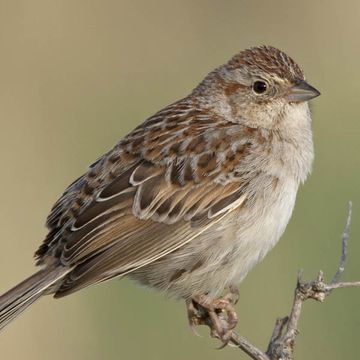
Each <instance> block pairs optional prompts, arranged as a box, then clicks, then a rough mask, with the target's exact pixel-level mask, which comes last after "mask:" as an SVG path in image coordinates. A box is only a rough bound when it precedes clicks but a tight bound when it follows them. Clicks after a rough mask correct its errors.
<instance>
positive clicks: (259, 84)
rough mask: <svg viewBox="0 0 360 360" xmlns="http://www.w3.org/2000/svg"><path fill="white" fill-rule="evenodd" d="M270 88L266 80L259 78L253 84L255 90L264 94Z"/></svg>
mask: <svg viewBox="0 0 360 360" xmlns="http://www.w3.org/2000/svg"><path fill="white" fill-rule="evenodd" d="M267 89H268V84H267V83H266V82H265V81H261V80H257V81H255V82H254V84H253V90H254V92H255V93H256V94H264V93H265V92H266V90H267Z"/></svg>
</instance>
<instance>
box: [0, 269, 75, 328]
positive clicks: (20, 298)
mask: <svg viewBox="0 0 360 360" xmlns="http://www.w3.org/2000/svg"><path fill="white" fill-rule="evenodd" d="M69 270H70V269H69V268H65V267H63V266H56V267H53V268H45V269H43V270H40V271H38V272H37V273H35V274H33V275H31V276H30V277H28V278H27V279H25V280H24V281H23V282H21V283H20V284H18V285H16V286H15V287H13V288H12V289H10V290H9V291H7V292H6V293H5V294H3V295H1V296H0V330H1V329H2V328H4V327H5V326H6V325H7V324H8V323H9V322H10V321H12V320H13V319H14V318H16V317H17V316H18V315H20V314H21V313H22V312H23V311H24V310H25V309H26V308H27V307H28V306H30V305H31V304H32V303H33V302H35V301H36V300H37V299H39V298H40V297H41V295H43V294H44V293H46V291H47V290H48V289H49V288H51V287H52V286H53V285H54V284H55V283H56V282H58V281H59V280H60V279H61V278H63V277H64V276H65V275H66V274H67V273H68V272H69Z"/></svg>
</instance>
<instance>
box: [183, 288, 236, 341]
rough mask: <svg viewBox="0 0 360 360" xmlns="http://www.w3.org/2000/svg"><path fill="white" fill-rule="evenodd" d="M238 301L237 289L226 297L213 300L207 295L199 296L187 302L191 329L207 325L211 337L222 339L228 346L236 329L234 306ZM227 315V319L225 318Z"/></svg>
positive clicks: (232, 289) (233, 289)
mask: <svg viewBox="0 0 360 360" xmlns="http://www.w3.org/2000/svg"><path fill="white" fill-rule="evenodd" d="M237 299H238V291H237V289H236V288H230V293H229V294H228V295H226V296H224V297H220V298H217V299H211V298H209V297H208V296H207V295H198V296H195V297H193V298H192V299H190V300H187V301H186V304H187V309H188V318H189V323H190V327H191V328H192V329H193V330H194V327H195V326H197V325H207V326H209V328H210V331H211V336H212V337H216V338H218V339H220V340H221V341H222V342H223V344H224V345H227V344H228V342H229V340H230V337H231V333H232V331H233V329H234V328H235V326H236V324H237V321H238V317H237V314H236V311H235V309H234V306H233V304H234V303H235V302H236V301H237ZM224 313H225V314H226V317H225V316H224Z"/></svg>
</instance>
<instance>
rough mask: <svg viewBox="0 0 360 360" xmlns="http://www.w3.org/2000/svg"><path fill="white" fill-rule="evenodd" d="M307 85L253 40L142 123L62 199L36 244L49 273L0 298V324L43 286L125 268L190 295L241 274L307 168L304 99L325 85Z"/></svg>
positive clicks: (213, 290)
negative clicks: (187, 91) (317, 87)
mask: <svg viewBox="0 0 360 360" xmlns="http://www.w3.org/2000/svg"><path fill="white" fill-rule="evenodd" d="M256 82H257V84H256V87H255V85H254V84H255V83H256ZM259 82H260V84H259ZM299 84H300V85H299ZM304 84H306V83H305V82H304V75H303V72H302V70H301V69H300V67H299V66H298V65H297V64H296V63H295V62H294V61H293V60H292V59H291V58H290V57H288V56H287V55H286V54H284V53H283V52H281V51H279V50H277V49H275V48H272V47H258V48H252V49H250V50H246V51H243V52H241V53H240V54H238V55H236V56H235V57H234V58H233V59H232V60H230V62H229V63H228V64H225V65H223V66H221V67H219V68H218V69H216V70H215V71H213V72H212V73H210V74H209V75H208V76H207V77H206V78H205V79H204V81H203V82H202V83H201V84H200V85H199V86H198V87H197V88H196V89H195V90H194V91H193V92H192V93H191V94H190V95H189V96H187V97H186V98H184V99H182V100H180V101H178V102H176V103H174V104H172V105H169V106H167V107H166V108H164V109H163V110H161V111H159V112H158V113H156V114H155V115H154V116H152V117H150V118H149V119H148V120H146V121H145V122H144V123H143V124H141V125H139V126H138V127H137V128H135V129H134V130H133V131H132V132H131V133H130V134H128V135H127V136H126V137H124V138H123V139H122V140H121V141H120V142H119V143H118V144H117V145H116V146H115V147H114V148H113V149H112V150H110V151H109V152H108V153H106V154H105V155H104V156H102V157H101V158H100V159H99V160H97V161H96V162H95V163H94V164H93V165H91V166H90V168H89V170H88V171H87V172H86V173H85V174H84V175H83V176H81V177H80V178H79V179H78V180H76V181H75V182H74V183H72V184H71V185H70V186H69V187H68V189H67V190H66V191H65V192H64V194H63V195H62V196H61V198H60V199H59V200H58V201H57V202H56V203H55V205H54V207H53V209H52V211H51V213H50V215H49V216H48V219H47V227H48V229H49V233H48V235H47V237H46V239H45V240H44V242H43V244H42V245H41V246H40V248H39V249H38V250H37V252H36V258H37V264H38V265H41V266H42V267H43V270H41V271H40V272H39V273H38V275H37V276H33V277H32V278H29V280H26V281H25V283H24V285H23V286H21V287H20V288H17V289H16V288H15V289H13V290H10V292H8V293H7V294H5V295H4V296H2V297H0V328H1V327H3V326H4V325H5V324H6V323H7V322H9V321H10V320H11V319H12V318H13V317H15V316H16V315H17V314H18V313H20V312H21V311H22V310H23V309H24V308H26V307H27V306H28V305H30V304H31V303H32V302H33V301H35V300H36V299H37V298H38V297H40V296H41V295H42V294H51V293H53V294H55V297H61V296H64V295H67V294H69V293H72V292H74V291H76V290H78V289H81V288H84V287H86V286H88V285H91V284H95V283H98V282H102V281H105V280H108V279H111V278H114V277H119V276H124V275H127V274H129V275H130V276H131V277H133V278H135V279H136V280H138V281H140V282H142V283H144V284H147V285H150V286H154V287H157V288H160V289H163V290H167V291H168V292H169V293H170V294H173V295H175V296H180V297H184V298H186V299H190V298H192V299H194V300H195V299H196V296H198V295H204V294H208V296H209V297H210V298H211V297H215V296H216V295H217V294H219V293H220V292H221V291H222V290H223V289H224V288H225V287H226V286H229V285H233V283H234V282H236V281H237V282H238V281H241V279H242V278H243V277H244V276H245V275H246V273H247V272H248V271H249V270H250V268H251V267H252V266H253V265H254V264H255V263H256V262H257V261H259V260H260V259H261V258H262V257H263V256H264V255H265V254H266V252H267V251H268V250H269V249H270V248H271V247H272V246H273V244H274V243H275V242H276V241H277V240H278V238H279V236H280V235H281V233H282V231H283V229H284V228H285V225H286V223H287V220H288V218H289V217H290V213H291V210H292V206H293V201H294V199H295V197H294V196H295V194H296V190H297V187H298V184H299V182H300V181H303V180H304V179H305V177H306V175H307V173H308V172H309V169H310V165H311V160H312V142H311V131H310V130H309V112H308V108H307V104H306V100H308V99H310V98H312V97H314V96H316V95H318V93H317V92H316V90H315V89H313V88H311V87H310V86H309V85H307V84H306V85H304ZM306 86H307V87H306ZM264 88H265V90H264V92H263V93H258V91H263V89H264ZM299 89H300V90H301V91H302V92H301V91H300V90H299ZM295 90H296V91H295ZM299 94H300V95H299ZM290 96H291V97H292V98H291V100H289V97H290ZM294 99H295V100H294ZM292 117H293V119H292V120H291V118H292ZM296 117H298V119H297V118H296ZM289 119H290V120H289ZM290 121H292V123H290ZM294 122H295V124H294ZM292 128H294V129H293V130H292ZM288 193H289V194H290V195H286V194H288ZM284 194H285V195H284ZM287 203H289V205H287ZM284 204H285V205H284ZM271 208H273V209H274V219H271V217H270V213H269V210H268V209H271ZM282 209H283V210H282ZM282 213H283V214H284V215H283V218H284V220H279V225H277V223H276V221H277V219H276V218H275V217H276V216H277V215H280V214H282ZM269 219H270V220H269ZM267 223H269V225H266V226H267V227H268V231H269V234H270V235H269V239H268V240H266V239H265V238H264V236H263V235H261V234H262V231H263V230H262V228H261V227H262V224H267ZM264 226H265V225H264ZM256 229H258V230H256ZM266 230H267V229H266V228H265V229H264V231H266ZM252 238H253V243H254V245H253V246H254V248H253V249H252V247H251V241H250V240H251V239H252ZM263 238H264V239H263ZM262 239H263V240H262ZM248 240H249V241H248ZM261 241H263V245H261V246H260V244H261ZM236 255H237V257H236ZM236 259H237V260H236ZM39 279H40V280H39ZM27 281H28V283H27ZM27 286H28V288H30V289H32V290H31V291H30V292H29V293H28V295H27V294H26V289H27ZM24 292H25V293H24ZM14 304H16V306H15V305H14Z"/></svg>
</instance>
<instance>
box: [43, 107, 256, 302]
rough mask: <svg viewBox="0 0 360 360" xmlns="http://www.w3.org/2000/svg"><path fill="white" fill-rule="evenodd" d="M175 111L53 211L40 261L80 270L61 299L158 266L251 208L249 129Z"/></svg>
mask: <svg viewBox="0 0 360 360" xmlns="http://www.w3.org/2000/svg"><path fill="white" fill-rule="evenodd" d="M173 106H175V108H174V109H173V111H172V112H173V113H174V112H175V113H176V106H178V116H177V117H176V116H175V117H174V114H172V116H170V117H169V118H166V116H167V115H166V114H167V113H166V112H165V113H163V115H162V114H161V112H160V113H159V114H157V115H155V116H154V117H153V118H150V119H149V120H148V122H145V123H144V124H143V125H142V126H140V127H138V128H136V129H135V130H134V131H133V132H132V133H130V134H129V135H128V136H127V137H125V138H124V139H123V140H122V141H121V142H120V143H119V144H118V145H116V146H115V148H114V149H113V150H112V151H110V152H109V153H107V154H106V155H105V156H104V157H103V158H101V159H99V160H98V161H97V162H96V163H95V164H94V165H93V166H92V167H91V168H90V169H89V171H88V173H87V174H85V175H84V176H82V177H81V178H79V180H78V181H77V182H75V183H73V184H72V185H71V186H70V187H69V189H68V190H67V191H66V192H65V193H64V195H63V196H62V198H60V199H59V201H58V202H57V203H56V204H55V206H54V208H53V210H52V213H51V214H50V215H49V217H48V223H47V224H48V227H49V229H50V232H49V234H48V237H47V238H46V239H45V241H44V243H43V245H42V246H41V247H40V249H39V250H38V252H37V253H36V255H37V256H38V259H39V263H43V262H46V261H47V259H48V258H55V259H58V260H60V261H61V262H62V263H63V264H64V265H66V266H69V267H72V268H73V270H72V272H71V273H70V274H69V275H67V277H66V279H65V281H64V284H63V285H62V287H61V288H60V289H59V290H58V293H57V296H62V295H65V294H67V293H69V292H72V291H75V290H77V289H79V288H82V287H85V286H87V285H89V284H92V283H95V282H100V281H104V280H107V279H109V278H112V277H115V276H121V275H124V274H127V273H129V272H130V271H133V270H135V269H137V268H139V267H142V266H145V265H146V264H149V263H151V262H153V261H156V260H157V259H159V258H161V257H162V256H164V255H165V254H168V253H169V252H171V251H174V250H175V249H177V248H179V247H181V246H183V245H184V244H186V243H187V242H189V241H192V240H193V239H194V238H196V237H197V236H198V235H199V234H201V233H202V232H203V231H206V230H207V229H209V228H210V227H211V226H212V225H213V224H215V223H216V222H217V221H220V219H222V218H223V217H224V216H226V214H227V213H228V212H230V211H233V210H234V209H235V208H238V207H239V206H242V205H243V204H244V202H245V201H246V199H247V194H246V191H245V188H246V187H245V186H244V184H243V183H242V182H241V181H240V180H239V179H240V176H238V173H239V169H241V162H242V161H243V160H244V159H245V158H246V156H247V155H248V154H249V151H250V148H251V142H249V141H248V139H249V136H246V137H244V136H243V135H244V132H245V131H248V130H247V129H245V128H244V127H243V126H241V125H239V124H233V123H228V122H226V121H224V120H223V119H216V121H215V118H216V115H214V114H210V115H211V116H210V115H209V117H211V120H210V119H209V117H207V118H206V117H204V114H201V116H200V115H197V113H196V111H192V112H185V111H184V106H183V104H180V105H176V104H175V105H173ZM192 107H193V105H192V106H191V108H192ZM156 119H157V120H156ZM175 120H176V121H175ZM204 128H206V129H207V131H206V132H205V131H204ZM161 134H162V135H161ZM164 134H166V135H167V138H166V137H164ZM247 135H248V134H247ZM169 139H171V141H169ZM245 139H246V140H245ZM214 146H215V150H217V151H214Z"/></svg>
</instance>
